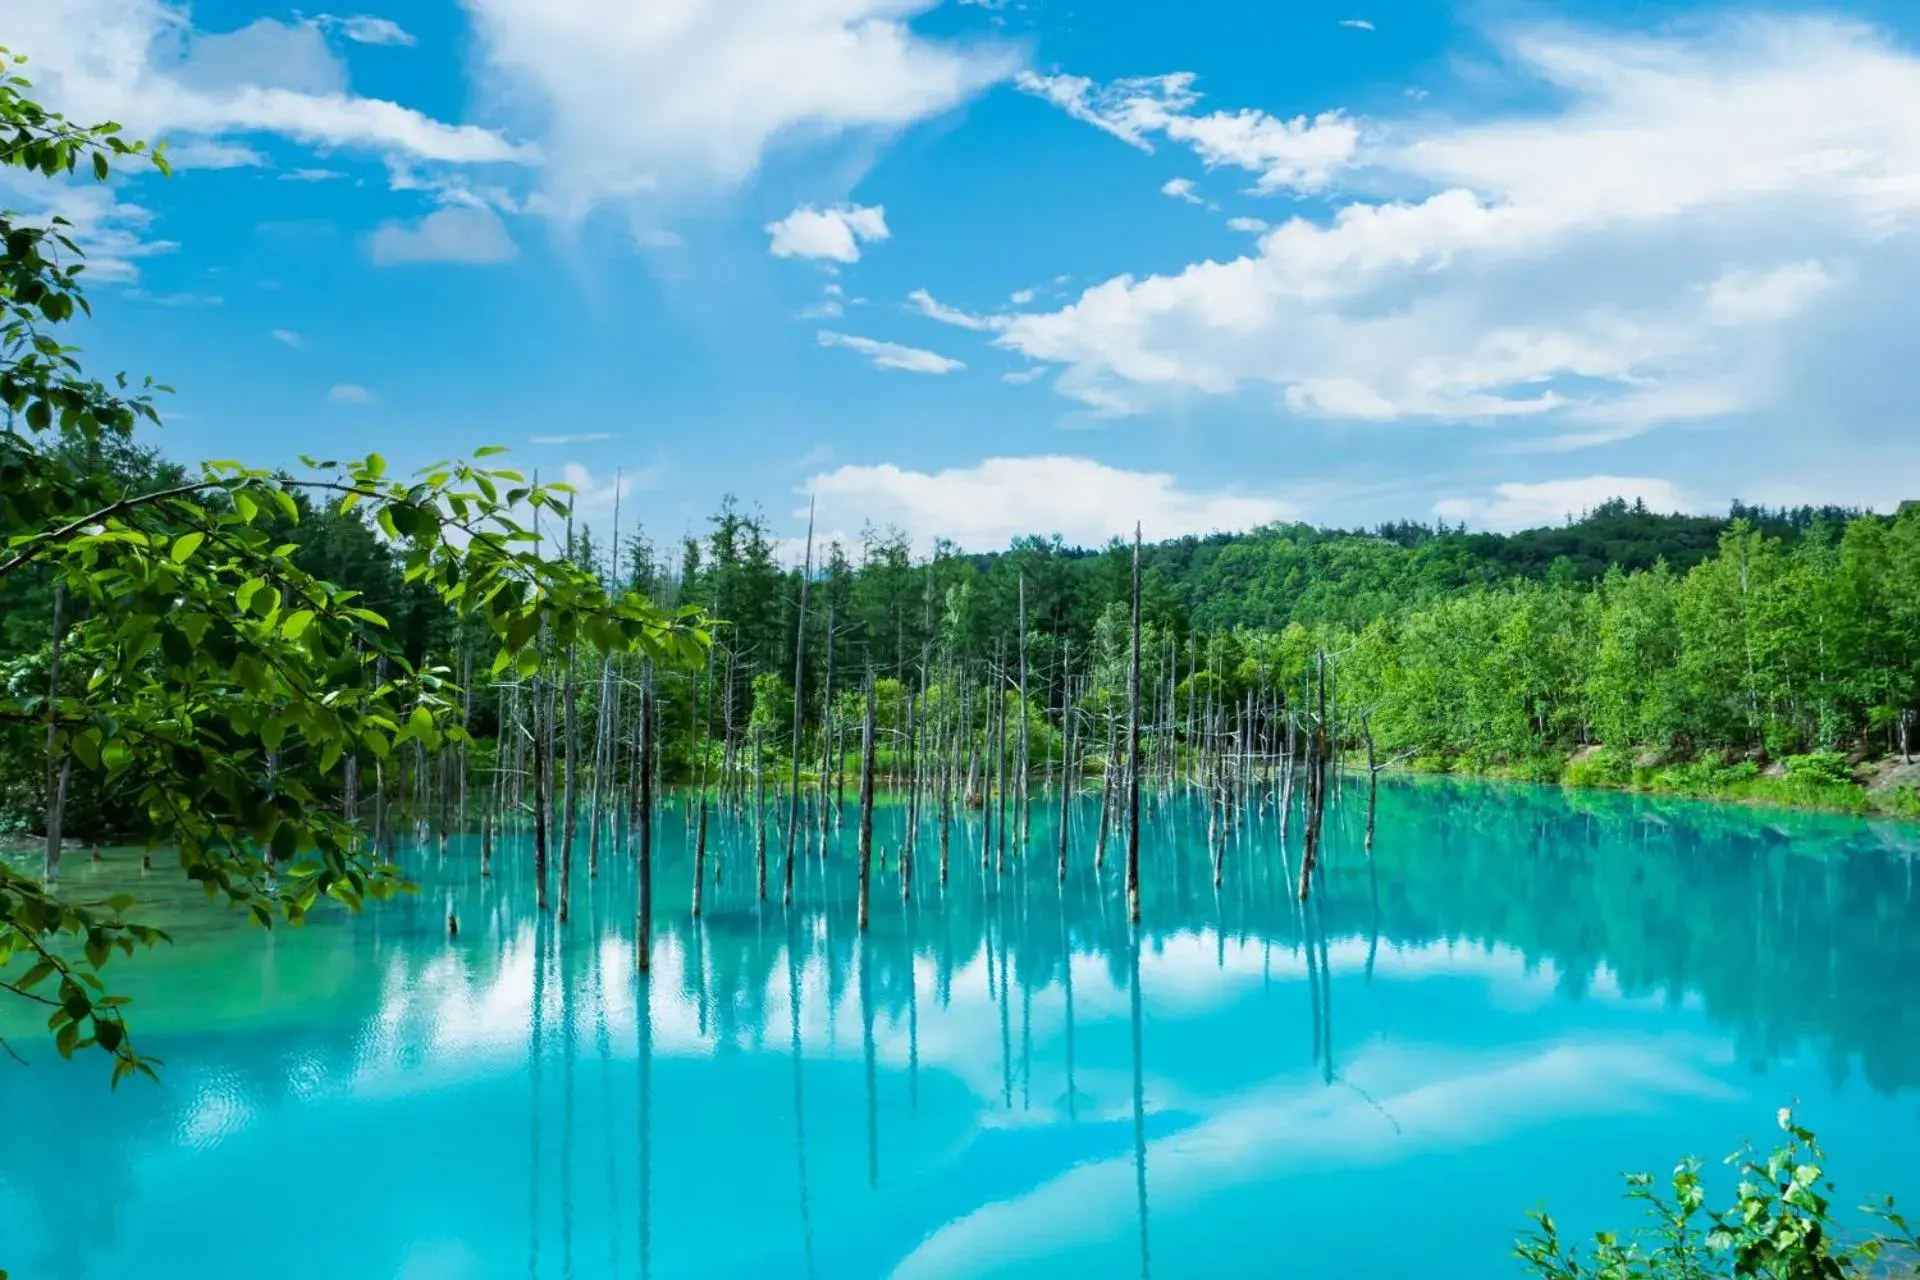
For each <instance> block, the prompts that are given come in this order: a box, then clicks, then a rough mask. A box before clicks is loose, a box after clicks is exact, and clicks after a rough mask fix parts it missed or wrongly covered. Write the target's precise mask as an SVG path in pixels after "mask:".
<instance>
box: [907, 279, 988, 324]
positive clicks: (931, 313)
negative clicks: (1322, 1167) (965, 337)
mask: <svg viewBox="0 0 1920 1280" xmlns="http://www.w3.org/2000/svg"><path fill="white" fill-rule="evenodd" d="M907 305H908V307H909V309H910V310H912V311H913V313H914V314H915V315H921V316H925V317H926V318H927V319H929V320H937V321H939V322H940V323H941V324H950V325H952V326H953V327H954V328H956V329H972V330H974V331H975V332H980V331H982V330H986V329H993V328H997V327H998V326H999V323H1000V322H999V321H998V320H997V319H996V318H995V317H993V316H976V315H973V314H970V313H969V312H965V311H961V310H959V309H957V308H955V307H950V306H948V305H946V304H945V303H944V302H941V301H940V300H939V299H938V298H936V297H934V296H933V295H932V294H931V293H928V292H927V291H926V290H925V289H915V290H914V291H913V292H912V293H910V294H908V295H907Z"/></svg>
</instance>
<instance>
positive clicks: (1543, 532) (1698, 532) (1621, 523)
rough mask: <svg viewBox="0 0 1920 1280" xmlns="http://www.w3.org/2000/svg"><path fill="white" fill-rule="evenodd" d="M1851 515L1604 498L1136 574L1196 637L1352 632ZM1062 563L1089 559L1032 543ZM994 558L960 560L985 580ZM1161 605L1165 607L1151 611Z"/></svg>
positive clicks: (1242, 539) (1258, 536)
mask: <svg viewBox="0 0 1920 1280" xmlns="http://www.w3.org/2000/svg"><path fill="white" fill-rule="evenodd" d="M1862 514H1863V513H1862V512H1860V511H1858V510H1856V509H1851V508H1843V507H1819V508H1816V507H1799V508H1793V509H1786V510H1773V509H1768V508H1762V507H1753V506H1747V505H1744V504H1741V503H1735V504H1734V505H1733V507H1732V509H1731V510H1730V511H1729V512H1728V514H1727V515H1725V516H1699V515H1665V514H1660V513H1657V512H1653V511H1649V510H1648V509H1647V508H1646V506H1645V505H1644V504H1643V503H1628V502H1627V501H1626V500H1624V499H1619V498H1616V499H1612V500H1610V501H1608V502H1604V503H1602V504H1601V505H1600V506H1599V507H1597V508H1595V509H1594V510H1592V511H1589V512H1587V513H1585V514H1584V515H1582V516H1580V517H1579V518H1578V519H1569V520H1568V521H1566V522H1565V523H1563V524H1560V525H1556V526H1551V527H1547V528H1539V529H1527V530H1523V531H1521V532H1517V533H1473V532H1469V531H1468V530H1467V529H1466V527H1465V526H1464V525H1460V526H1448V525H1445V524H1440V525H1428V524H1421V523H1418V522H1413V521H1401V522H1397V523H1393V524H1386V525H1381V526H1379V527H1378V528H1375V529H1371V530H1345V529H1333V528H1323V527H1320V526H1316V525H1309V524H1287V525H1268V526H1265V527H1263V528H1260V529H1255V530H1252V531H1250V532H1245V533H1216V534H1210V535H1208V536H1206V537H1194V536H1188V537H1184V538H1175V539H1172V540H1170V541H1167V542H1161V543H1155V544H1151V545H1149V546H1147V547H1146V548H1145V551H1144V565H1145V567H1146V570H1147V573H1148V575H1149V576H1150V577H1151V578H1153V579H1155V580H1156V585H1158V586H1159V587H1160V588H1161V589H1162V591H1163V592H1165V593H1167V594H1171V595H1172V596H1174V597H1177V599H1178V602H1179V606H1180V612H1181V613H1183V614H1185V615H1187V618H1188V619H1189V621H1190V623H1191V625H1192V626H1193V627H1194V628H1196V629H1199V630H1202V631H1213V630H1218V629H1221V628H1231V627H1256V628H1260V629H1277V628H1281V627H1284V626H1286V625H1287V624H1288V623H1290V622H1300V623H1304V624H1309V625H1311V624H1315V623H1327V622H1332V623H1343V624H1346V625H1350V626H1352V625H1360V624H1363V623H1365V622H1367V621H1370V620H1372V619H1374V618H1379V617H1383V616H1386V615H1389V614H1392V613H1395V612H1399V611H1401V610H1404V609H1407V608H1409V607H1413V606H1416V605H1420V604H1424V603H1427V602H1430V601H1432V600H1434V599H1436V598H1438V597H1440V596H1442V595H1445V594H1448V593H1451V592H1455V591H1460V590H1464V589H1468V588H1472V587H1476V586H1494V585H1498V584H1500V583H1504V582H1509V581H1513V580H1515V579H1525V580H1530V581H1542V582H1544V581H1549V580H1552V581H1559V582H1564V583H1567V584H1573V583H1591V582H1595V581H1597V580H1599V579H1600V578H1603V577H1605V576H1606V574H1607V572H1608V570H1609V569H1612V568H1615V567H1618V568H1619V569H1621V570H1622V571H1623V572H1628V573H1632V572H1636V571H1639V570H1643V569H1651V568H1653V567H1654V566H1655V565H1656V564H1660V563H1662V562H1664V563H1665V564H1666V565H1667V567H1668V568H1670V569H1672V570H1674V571H1675V572H1679V573H1684V572H1685V571H1687V570H1689V569H1691V568H1693V567H1694V566H1695V565H1696V564H1699V563H1700V562H1701V561H1702V560H1705V559H1706V558H1707V557H1709V556H1711V555H1712V554H1713V553H1714V550H1715V548H1716V547H1718V545H1719V542H1720V538H1721V536H1722V535H1723V534H1724V533H1726V531H1727V530H1728V529H1730V528H1732V527H1733V524H1734V522H1735V521H1736V520H1744V521H1746V522H1747V523H1748V524H1749V525H1751V526H1753V527H1754V528H1755V529H1757V530H1759V531H1760V532H1762V533H1764V534H1766V535H1768V536H1771V537H1777V538H1779V539H1781V541H1782V542H1785V543H1793V542H1797V541H1799V540H1800V539H1801V538H1802V537H1804V536H1805V535H1806V534H1807V533H1808V532H1809V531H1816V530H1818V531H1825V532H1829V533H1834V534H1837V533H1838V531H1839V530H1840V529H1842V528H1844V527H1845V526H1846V524H1847V523H1849V522H1850V521H1852V520H1854V519H1856V518H1858V517H1860V516H1861V515H1862ZM1042 549H1045V550H1047V551H1050V552H1051V553H1052V554H1054V555H1059V556H1064V557H1066V558H1068V559H1084V558H1088V557H1092V556H1097V555H1099V554H1101V553H1100V552H1096V551H1077V550H1074V549H1071V548H1060V547H1058V546H1057V544H1051V545H1050V544H1047V543H1044V542H1039V541H1035V542H1033V543H1029V544H1023V545H1022V546H1021V547H1020V548H1019V549H1018V551H1017V552H1016V554H1015V557H1014V558H1024V557H1023V556H1021V555H1019V554H1018V552H1019V551H1026V552H1031V551H1040V550H1042ZM1005 558H1008V557H1007V555H1006V553H994V554H991V555H980V556H975V557H972V559H973V560H974V562H975V565H976V567H977V568H978V569H979V570H981V571H982V572H983V573H985V574H987V575H988V576H991V575H992V573H993V570H994V568H995V567H996V564H997V562H998V561H1000V560H1002V559H1005ZM1161 603H1162V606H1163V608H1164V606H1165V605H1166V604H1168V603H1171V601H1168V600H1165V599H1164V598H1163V600H1162V601H1161Z"/></svg>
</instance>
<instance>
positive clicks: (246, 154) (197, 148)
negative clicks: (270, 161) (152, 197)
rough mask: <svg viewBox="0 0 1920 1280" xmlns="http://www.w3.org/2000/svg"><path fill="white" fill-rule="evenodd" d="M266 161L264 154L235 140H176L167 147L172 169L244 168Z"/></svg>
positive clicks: (169, 163) (260, 164)
mask: <svg viewBox="0 0 1920 1280" xmlns="http://www.w3.org/2000/svg"><path fill="white" fill-rule="evenodd" d="M266 163H267V158H266V157H265V156H263V155H261V154H260V153H259V152H258V151H255V150H254V149H253V148H252V147H244V146H241V145H240V144H239V143H237V142H209V141H205V140H199V139H196V140H192V141H188V142H177V143H174V144H172V145H171V146H169V147H168V148H167V165H168V167H169V168H173V169H246V168H256V167H259V166H263V165H265V164H266Z"/></svg>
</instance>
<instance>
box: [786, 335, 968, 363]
mask: <svg viewBox="0 0 1920 1280" xmlns="http://www.w3.org/2000/svg"><path fill="white" fill-rule="evenodd" d="M820 345H821V346H823V347H844V348H846V349H847V350H848V351H857V352H859V353H860V354H861V355H863V356H865V357H867V359H869V360H871V361H872V362H873V367H874V368H876V369H898V370H900V371H902V372H904V373H933V374H944V373H954V372H957V371H958V370H961V369H964V368H966V367H967V366H966V365H964V364H962V363H961V362H960V361H958V360H951V359H948V358H947V357H946V356H943V355H940V354H939V353H937V352H933V351H923V350H921V349H920V348H919V347H903V346H901V345H900V344H899V343H897V342H881V341H878V340H877V339H874V338H862V337H859V336H858V335H856V334H850V333H835V332H834V331H833V330H831V329H822V330H821V331H820Z"/></svg>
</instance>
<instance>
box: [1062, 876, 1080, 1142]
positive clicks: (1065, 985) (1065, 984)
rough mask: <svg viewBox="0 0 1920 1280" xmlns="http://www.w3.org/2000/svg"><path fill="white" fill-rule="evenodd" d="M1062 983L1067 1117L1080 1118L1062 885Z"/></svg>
mask: <svg viewBox="0 0 1920 1280" xmlns="http://www.w3.org/2000/svg"><path fill="white" fill-rule="evenodd" d="M1060 955H1061V971H1062V977H1061V981H1060V985H1061V988H1062V990H1063V991H1064V992H1065V994H1066V1000H1067V1119H1069V1120H1077V1119H1079V1114H1078V1108H1079V1103H1078V1101H1077V1100H1076V1099H1075V1098H1074V1093H1073V933H1072V931H1071V930H1070V929H1068V927H1067V886H1066V885H1065V884H1064V883H1062V884H1061V886H1060Z"/></svg>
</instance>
